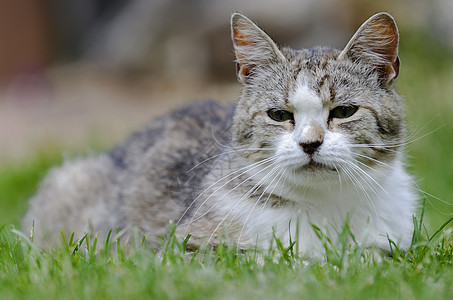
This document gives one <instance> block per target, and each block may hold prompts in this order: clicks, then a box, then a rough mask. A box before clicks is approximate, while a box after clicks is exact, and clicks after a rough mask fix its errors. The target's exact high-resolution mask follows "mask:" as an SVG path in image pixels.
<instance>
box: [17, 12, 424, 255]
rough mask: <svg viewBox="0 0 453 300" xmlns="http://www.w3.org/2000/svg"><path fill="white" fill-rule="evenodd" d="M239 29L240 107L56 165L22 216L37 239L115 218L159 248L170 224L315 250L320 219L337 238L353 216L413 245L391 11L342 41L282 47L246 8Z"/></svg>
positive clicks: (188, 112)
mask: <svg viewBox="0 0 453 300" xmlns="http://www.w3.org/2000/svg"><path fill="white" fill-rule="evenodd" d="M231 36H232V41H233V48H234V52H235V55H236V66H237V77H238V80H239V82H240V83H241V84H242V91H241V94H240V96H239V99H238V101H237V104H236V105H233V106H223V105H220V104H216V103H215V102H202V103H197V104H193V105H190V106H187V107H185V108H183V109H180V110H178V111H175V112H173V113H171V114H169V115H167V116H163V117H161V118H159V119H156V120H154V121H152V122H151V123H150V124H149V125H147V126H146V127H145V128H144V129H143V130H142V131H140V132H138V133H136V134H135V135H133V136H132V137H131V138H130V139H129V140H128V141H126V143H125V144H123V145H120V146H118V147H117V148H114V149H113V150H112V151H110V152H108V153H101V154H99V155H96V156H91V157H88V158H79V159H75V160H72V161H66V162H65V163H64V164H63V165H62V166H60V167H56V168H54V169H52V170H51V171H50V172H49V174H48V175H47V177H46V178H45V179H44V180H43V182H42V184H41V187H40V189H39V190H38V192H37V193H36V195H35V196H34V197H32V199H31V200H30V208H29V211H28V212H27V214H26V216H25V218H24V222H23V228H24V229H26V230H29V229H30V228H32V226H34V233H33V234H34V241H35V242H36V243H38V244H40V245H46V244H48V243H49V242H51V241H54V240H55V239H56V238H57V237H58V236H59V231H60V230H62V231H63V232H64V233H66V234H67V235H68V234H70V233H71V232H75V236H76V237H81V236H83V234H84V232H87V231H92V232H93V233H95V234H98V235H99V236H102V237H105V235H106V234H107V232H108V231H109V230H110V229H114V232H116V229H117V228H118V230H119V235H120V236H121V237H122V238H123V239H124V240H127V239H129V238H130V237H131V236H132V232H134V230H137V231H138V232H139V233H141V234H143V235H144V236H145V237H146V239H147V241H149V243H150V245H152V246H153V247H157V246H158V242H159V241H160V237H162V236H164V235H165V234H166V231H167V227H168V224H170V223H173V224H175V225H176V229H175V232H176V235H177V236H178V237H180V238H184V237H185V236H186V235H187V234H191V237H190V239H189V242H188V247H191V248H197V247H200V246H201V245H203V244H204V243H207V244H210V245H217V244H218V243H221V242H223V241H225V240H230V241H232V242H234V243H235V245H236V246H237V247H238V248H240V249H247V248H250V247H260V248H264V249H266V248H267V247H269V246H270V243H271V241H272V239H273V235H275V236H276V237H278V238H280V239H281V240H282V241H283V242H286V243H289V241H290V240H292V241H297V243H298V249H300V251H301V253H302V254H303V255H307V256H318V255H320V254H321V253H322V252H323V247H322V241H321V240H320V238H319V236H318V234H319V232H317V231H316V230H314V227H317V228H320V229H321V230H323V232H324V233H325V234H328V235H329V236H331V237H335V235H336V232H338V231H341V228H343V226H344V225H345V223H346V222H348V226H349V227H350V230H351V232H352V234H353V235H354V236H355V239H356V240H357V241H358V242H359V243H361V244H363V245H364V246H365V247H376V248H378V249H382V250H384V251H389V250H390V249H389V247H390V246H389V244H390V243H389V239H390V240H392V241H393V242H395V243H396V244H398V245H399V246H400V247H401V248H402V249H405V248H407V247H409V246H410V243H411V237H412V232H413V221H412V218H413V215H414V214H415V213H416V209H417V202H418V199H417V195H416V193H415V192H413V190H414V189H413V187H412V182H413V180H412V179H411V177H410V176H409V175H408V174H407V173H406V171H405V169H404V159H405V157H404V144H405V142H406V135H405V115H404V113H405V112H404V104H403V100H402V98H401V97H400V96H399V94H398V93H397V91H396V89H395V79H396V78H397V76H398V73H399V67H400V62H399V58H398V43H399V34H398V29H397V26H396V23H395V21H394V19H393V17H392V16H391V15H389V14H388V13H378V14H376V15H374V16H372V17H371V18H369V19H368V20H367V21H366V22H364V24H363V25H362V26H361V27H360V28H359V29H358V30H357V32H356V33H355V34H354V36H353V37H352V38H351V40H350V41H349V42H348V43H347V45H346V47H345V48H344V49H342V50H339V49H333V48H325V47H316V48H311V49H303V50H293V49H291V48H286V47H280V46H278V45H277V44H276V43H275V42H274V41H273V40H272V39H271V38H270V37H269V36H268V35H267V34H266V33H265V32H264V31H263V30H261V29H260V28H259V27H258V26H257V25H255V24H254V23H253V22H252V21H251V20H249V19H248V18H247V17H245V16H243V15H241V14H239V13H234V14H233V15H232V17H231ZM33 224H34V225H33ZM296 227H297V228H296ZM155 243H156V244H155Z"/></svg>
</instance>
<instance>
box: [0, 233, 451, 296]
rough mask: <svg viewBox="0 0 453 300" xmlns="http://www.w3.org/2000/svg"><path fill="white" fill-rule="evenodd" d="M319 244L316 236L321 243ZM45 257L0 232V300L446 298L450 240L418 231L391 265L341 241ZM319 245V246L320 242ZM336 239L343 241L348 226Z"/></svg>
mask: <svg viewBox="0 0 453 300" xmlns="http://www.w3.org/2000/svg"><path fill="white" fill-rule="evenodd" d="M321 238H322V237H321ZM87 240H88V243H87V245H88V247H79V246H78V245H79V243H78V241H69V242H65V243H64V244H63V245H62V246H60V247H58V248H57V249H56V250H54V251H53V252H51V251H47V252H44V251H40V250H38V249H37V248H36V247H35V246H34V245H33V244H32V243H31V242H30V241H29V239H28V238H27V237H26V236H25V235H24V234H22V233H20V232H17V231H16V230H14V229H11V228H10V227H8V226H3V227H2V228H0V298H1V299H17V298H27V299H28V298H33V299H62V298H71V299H142V298H144V297H146V298H150V299H168V298H171V299H205V298H209V299H248V298H250V299H283V298H304V299H399V298H401V299H426V298H432V299H451V297H453V238H452V235H451V233H448V232H446V231H444V230H440V231H439V232H437V233H435V234H433V235H431V236H429V235H428V236H426V235H424V234H422V233H421V232H418V231H416V234H415V236H414V243H413V246H412V247H411V249H410V250H409V251H408V252H401V251H398V249H396V248H394V253H393V257H391V258H390V257H387V256H383V255H382V254H379V253H368V252H366V251H363V249H362V248H361V247H360V245H354V246H348V245H347V244H346V243H342V244H340V246H339V247H334V246H333V245H330V244H329V243H328V242H326V244H325V246H326V252H327V255H326V259H325V260H313V261H306V260H304V259H303V258H302V257H299V256H298V255H297V253H295V251H293V250H294V249H293V248H292V247H291V246H288V245H282V244H281V243H280V242H279V240H278V239H276V240H275V243H274V247H273V248H272V249H271V250H270V251H268V252H265V253H257V252H255V251H248V252H245V253H239V254H238V253H237V251H236V250H234V249H233V248H229V247H227V246H224V245H221V246H219V247H217V248H216V249H215V250H204V251H200V252H196V253H186V252H185V251H184V248H185V247H184V245H185V241H182V242H180V241H177V240H176V239H174V238H173V235H172V234H171V232H170V234H169V238H168V239H167V240H166V241H164V242H163V244H164V250H163V252H162V253H160V254H155V253H154V252H152V251H151V250H149V249H147V248H146V247H145V246H143V245H137V246H136V247H132V250H129V251H128V252H127V253H126V252H125V251H124V249H123V248H122V247H121V245H120V246H118V244H117V243H119V241H111V242H108V243H107V245H108V246H107V247H106V248H104V249H107V250H104V249H101V250H98V251H97V250H96V248H97V247H99V246H98V241H97V240H96V239H95V238H93V237H91V238H87ZM325 240H326V241H327V239H325ZM340 240H342V241H348V240H349V241H350V240H351V236H350V233H349V231H348V228H347V227H345V230H343V231H342V233H341V234H340Z"/></svg>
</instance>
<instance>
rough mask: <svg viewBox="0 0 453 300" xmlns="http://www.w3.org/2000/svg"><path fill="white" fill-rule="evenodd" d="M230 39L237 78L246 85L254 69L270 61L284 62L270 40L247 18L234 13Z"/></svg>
mask: <svg viewBox="0 0 453 300" xmlns="http://www.w3.org/2000/svg"><path fill="white" fill-rule="evenodd" d="M231 38H232V40H233V46H234V52H235V54H236V64H237V76H238V79H239V81H241V82H242V83H247V82H248V80H249V79H250V77H251V76H253V71H254V68H255V67H257V66H259V65H263V64H266V63H269V62H270V61H285V60H286V59H285V57H284V56H283V54H282V53H281V51H280V50H279V48H278V46H277V45H276V44H275V43H274V41H272V39H271V38H270V37H269V36H268V35H267V34H266V33H265V32H264V31H262V30H261V29H260V28H259V27H258V26H256V25H255V24H254V23H253V22H252V21H250V20H249V19H248V18H247V17H245V16H243V15H241V14H239V13H234V14H233V15H232V16H231Z"/></svg>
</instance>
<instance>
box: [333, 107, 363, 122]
mask: <svg viewBox="0 0 453 300" xmlns="http://www.w3.org/2000/svg"><path fill="white" fill-rule="evenodd" d="M358 109H359V107H358V106H355V105H350V106H337V107H335V108H334V109H332V110H331V111H330V114H329V120H331V119H333V118H337V119H345V118H349V117H350V116H352V115H353V114H355V113H356V111H357V110H358Z"/></svg>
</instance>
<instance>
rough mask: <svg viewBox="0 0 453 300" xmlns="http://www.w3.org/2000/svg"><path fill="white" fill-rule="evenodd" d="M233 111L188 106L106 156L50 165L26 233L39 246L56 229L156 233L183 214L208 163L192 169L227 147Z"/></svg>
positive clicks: (153, 123) (217, 106)
mask: <svg viewBox="0 0 453 300" xmlns="http://www.w3.org/2000/svg"><path fill="white" fill-rule="evenodd" d="M232 113H233V106H223V105H220V104H217V103H215V102H212V101H206V102H201V103H196V104H192V105H189V106H186V107H184V108H182V109H180V110H177V111H175V112H173V113H170V114H168V115H165V116H163V117H160V118H158V119H156V120H153V121H151V122H150V123H149V124H148V125H147V126H145V127H144V128H143V129H142V130H141V131H139V132H137V133H135V134H134V135H133V136H132V137H131V138H129V139H128V140H127V141H126V142H125V143H124V144H122V145H120V146H118V147H116V148H114V149H113V150H112V151H110V152H108V153H102V154H99V155H96V156H91V157H87V158H79V159H75V160H72V161H66V162H65V163H64V164H63V165H62V166H59V167H55V168H54V169H52V170H51V171H50V172H49V174H48V175H47V176H46V178H45V179H44V180H43V182H42V183H41V186H40V189H39V191H38V192H37V193H36V195H35V196H34V197H33V198H32V199H31V201H30V209H29V211H28V213H27V215H26V216H25V219H24V222H23V227H24V228H23V229H24V230H26V231H28V230H30V228H31V227H32V224H33V222H34V224H35V228H34V230H35V239H36V240H37V242H38V243H42V240H43V239H44V237H45V236H46V235H48V236H52V237H53V238H54V237H55V236H57V235H58V232H59V231H60V230H63V232H65V233H66V234H68V235H69V234H70V233H71V232H72V231H74V232H75V233H76V235H77V234H79V235H80V234H82V233H83V232H85V231H86V230H88V229H92V230H93V231H95V232H103V233H105V232H107V231H108V230H110V229H112V228H113V229H115V228H116V227H117V226H118V227H119V229H120V230H121V229H125V228H126V227H130V226H134V227H139V229H141V230H142V231H144V232H150V231H156V234H159V233H160V231H162V230H165V226H162V225H164V223H168V221H169V220H173V219H177V218H178V217H179V214H180V213H181V212H182V211H183V210H184V209H185V203H186V202H189V201H190V199H187V197H188V195H192V194H193V191H191V189H193V188H194V187H198V186H200V185H201V180H202V178H203V176H204V175H205V174H206V173H207V172H208V171H209V162H206V163H203V164H201V165H200V167H197V169H196V170H195V172H194V171H192V172H189V171H190V170H191V169H192V168H193V167H194V166H195V165H197V164H198V163H200V162H202V161H203V160H206V159H207V158H209V157H212V156H215V155H217V154H218V153H219V152H220V151H222V149H221V148H222V145H223V144H224V143H225V144H227V143H228V141H229V138H230V137H229V134H228V132H229V131H228V130H227V129H228V127H229V126H230V124H231V119H232ZM144 222H146V223H144ZM145 227H146V228H145Z"/></svg>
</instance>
